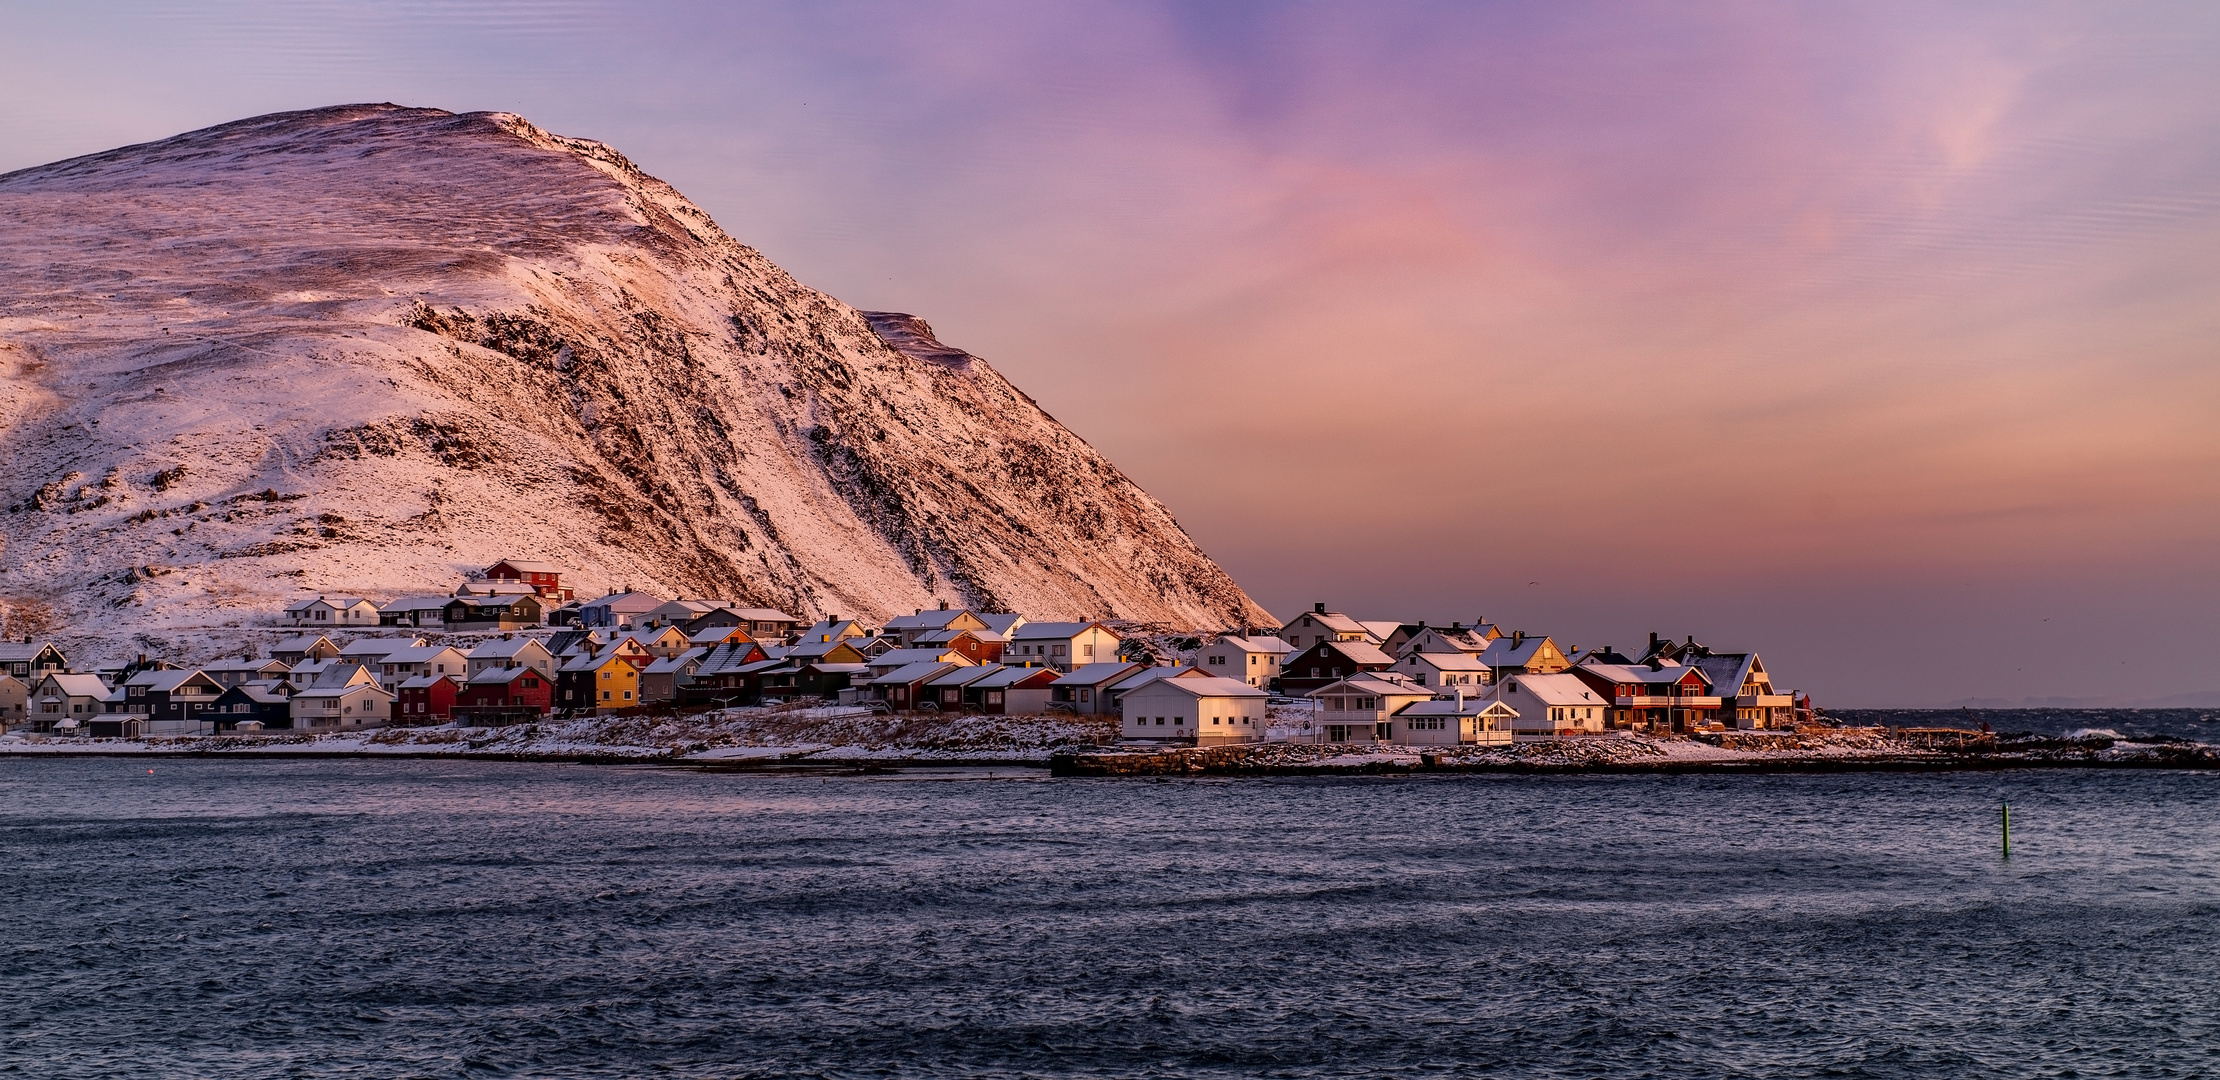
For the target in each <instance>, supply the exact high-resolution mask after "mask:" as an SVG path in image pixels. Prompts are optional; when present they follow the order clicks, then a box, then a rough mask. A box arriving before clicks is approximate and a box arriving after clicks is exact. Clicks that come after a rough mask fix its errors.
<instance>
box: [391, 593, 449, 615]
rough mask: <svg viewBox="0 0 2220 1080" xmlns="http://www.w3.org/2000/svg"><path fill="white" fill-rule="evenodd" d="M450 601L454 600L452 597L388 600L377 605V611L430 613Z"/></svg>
mask: <svg viewBox="0 0 2220 1080" xmlns="http://www.w3.org/2000/svg"><path fill="white" fill-rule="evenodd" d="M452 599H454V597H452V596H403V597H400V598H399V599H395V600H388V601H386V602H385V603H382V604H379V605H378V610H379V611H381V612H385V611H430V610H433V609H436V608H444V607H446V606H447V602H448V601H449V600H452Z"/></svg>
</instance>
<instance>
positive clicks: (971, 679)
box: [925, 664, 1001, 687]
mask: <svg viewBox="0 0 2220 1080" xmlns="http://www.w3.org/2000/svg"><path fill="white" fill-rule="evenodd" d="M999 667H1001V665H1000V664H994V665H976V664H975V665H973V666H971V667H960V668H957V669H955V670H953V671H950V672H947V673H944V674H942V675H939V676H936V677H934V678H932V679H929V680H927V681H926V683H925V685H927V686H940V687H948V686H970V685H971V684H972V683H975V682H978V681H979V680H980V679H983V678H986V677H987V676H988V675H989V674H990V673H992V672H993V671H995V670H996V669H997V668H999Z"/></svg>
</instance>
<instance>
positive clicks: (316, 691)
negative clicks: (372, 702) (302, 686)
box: [293, 683, 393, 701]
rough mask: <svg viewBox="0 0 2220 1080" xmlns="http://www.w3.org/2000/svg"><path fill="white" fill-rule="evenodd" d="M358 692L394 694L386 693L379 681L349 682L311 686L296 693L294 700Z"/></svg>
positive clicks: (380, 695) (389, 695)
mask: <svg viewBox="0 0 2220 1080" xmlns="http://www.w3.org/2000/svg"><path fill="white" fill-rule="evenodd" d="M356 693H368V694H376V695H378V696H379V697H383V698H390V697H392V696H393V695H391V694H389V693H386V692H385V690H384V689H383V688H381V687H379V686H378V684H377V683H349V684H347V685H344V686H339V685H333V686H311V687H309V688H308V689H306V690H303V691H301V692H299V693H297V694H294V695H293V700H295V701H299V700H300V699H302V698H337V697H346V696H347V695H349V694H356Z"/></svg>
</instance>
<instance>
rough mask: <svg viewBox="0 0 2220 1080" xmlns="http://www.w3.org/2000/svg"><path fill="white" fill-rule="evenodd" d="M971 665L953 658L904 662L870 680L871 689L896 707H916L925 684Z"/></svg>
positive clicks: (881, 698)
mask: <svg viewBox="0 0 2220 1080" xmlns="http://www.w3.org/2000/svg"><path fill="white" fill-rule="evenodd" d="M968 666H970V665H967V664H961V663H957V662H955V661H951V660H920V661H918V662H916V663H914V664H904V665H903V666H901V667H898V668H895V669H894V670H892V671H889V672H887V673H886V674H884V675H880V676H878V677H877V678H874V679H872V680H871V682H870V684H869V685H870V687H871V690H872V692H873V693H874V694H876V695H877V696H878V697H879V698H880V700H883V701H885V702H886V703H887V704H888V705H891V706H893V707H894V708H896V709H914V708H916V707H917V706H918V704H919V701H920V699H921V698H922V696H923V694H924V689H925V684H926V683H928V682H930V681H932V680H934V679H937V678H939V677H941V676H942V675H945V674H947V673H948V672H950V671H953V670H955V669H956V668H959V667H968Z"/></svg>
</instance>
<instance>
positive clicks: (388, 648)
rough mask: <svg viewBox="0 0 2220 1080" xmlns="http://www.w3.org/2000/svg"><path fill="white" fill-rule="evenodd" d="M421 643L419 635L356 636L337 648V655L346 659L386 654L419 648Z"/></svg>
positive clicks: (421, 639) (421, 645)
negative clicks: (342, 646) (343, 646)
mask: <svg viewBox="0 0 2220 1080" xmlns="http://www.w3.org/2000/svg"><path fill="white" fill-rule="evenodd" d="M423 645H424V639H423V638H420V637H405V638H401V637H366V638H357V639H355V640H353V641H350V642H348V643H347V647H346V648H344V649H341V650H339V655H340V656H341V657H343V658H345V659H348V660H352V659H354V658H356V657H358V656H386V655H389V654H391V653H397V652H400V651H401V650H402V649H416V648H421V647H423Z"/></svg>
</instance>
